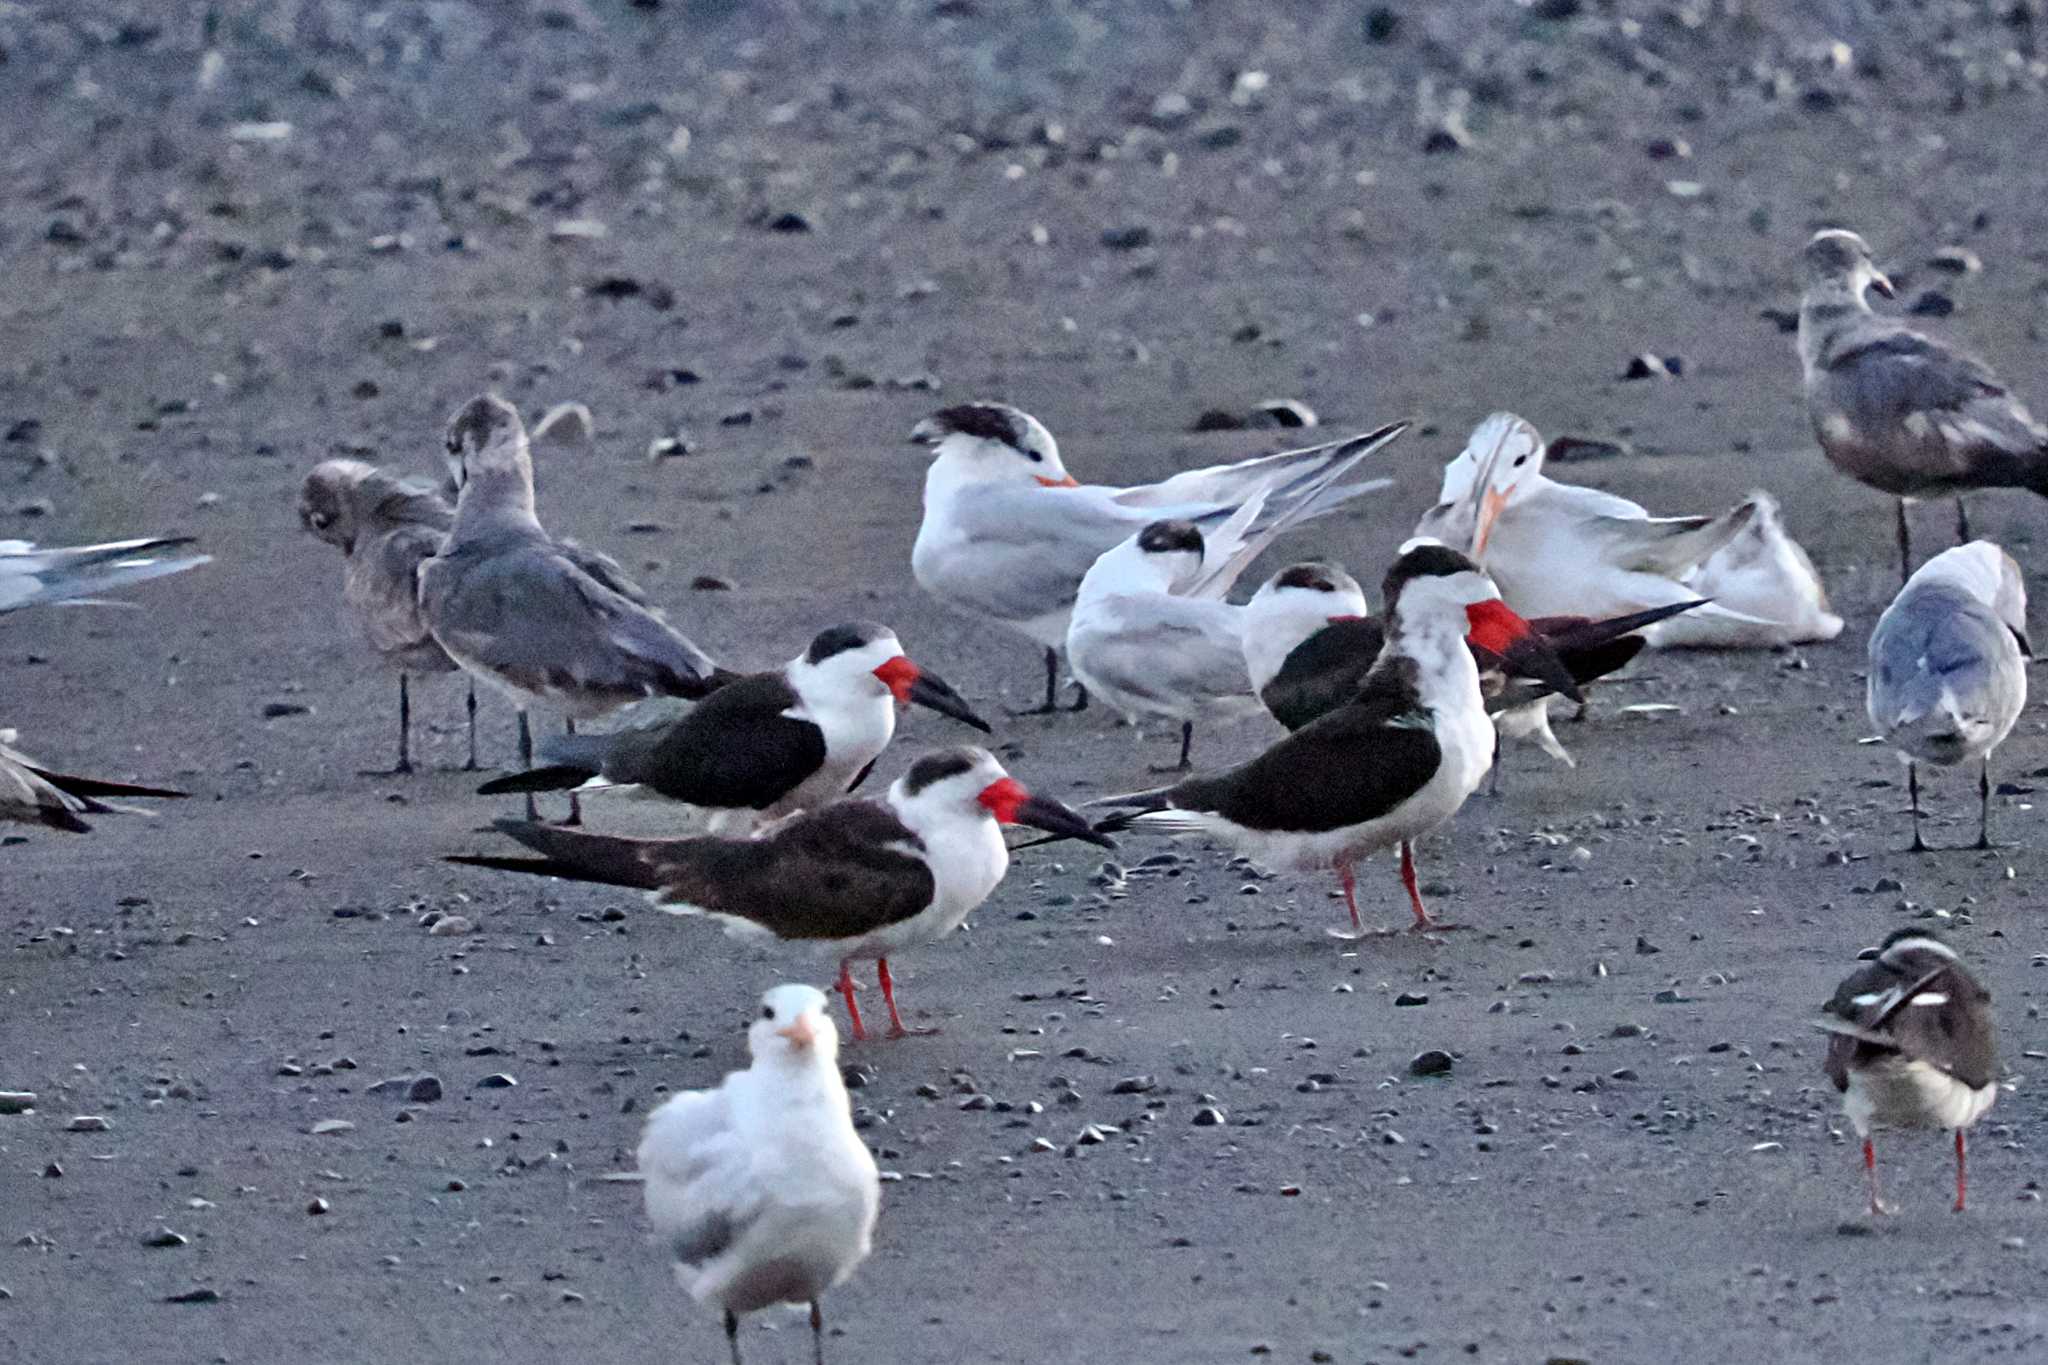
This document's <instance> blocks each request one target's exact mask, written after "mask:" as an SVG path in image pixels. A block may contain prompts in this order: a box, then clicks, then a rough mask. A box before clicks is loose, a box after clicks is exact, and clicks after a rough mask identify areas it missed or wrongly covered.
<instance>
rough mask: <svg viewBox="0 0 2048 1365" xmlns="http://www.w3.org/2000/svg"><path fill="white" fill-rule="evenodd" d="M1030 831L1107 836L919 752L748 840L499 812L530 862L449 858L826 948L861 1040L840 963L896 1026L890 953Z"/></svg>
mask: <svg viewBox="0 0 2048 1365" xmlns="http://www.w3.org/2000/svg"><path fill="white" fill-rule="evenodd" d="M1009 824H1021V825H1030V826H1032V827H1034V828H1036V829H1042V830H1045V831H1046V832H1048V833H1050V834H1054V835H1057V836H1060V837H1062V838H1068V839H1082V840H1086V841H1087V842H1089V843H1094V844H1100V845H1102V846H1104V847H1114V844H1112V843H1111V841H1110V840H1109V839H1107V838H1105V837H1104V836H1103V835H1101V834H1099V833H1097V832H1096V831H1095V830H1094V829H1093V828H1091V827H1090V825H1089V823H1088V821H1087V820H1086V819H1084V818H1083V817H1082V816H1081V815H1079V814H1077V813H1076V812H1074V811H1072V810H1069V809H1068V808H1067V807H1066V806H1063V805H1061V804H1060V803H1059V802H1057V801H1054V800H1052V799H1051V798H1049V797H1044V796H1037V795H1034V794H1033V793H1032V792H1030V791H1029V790H1027V789H1026V788H1025V786H1024V784H1023V783H1021V782H1019V781H1017V780H1016V779H1015V778H1013V777H1011V776H1010V775H1009V773H1007V772H1005V771H1004V770H1003V765H1002V764H1001V763H999V762H997V761H996V758H995V755H993V754H991V753H989V752H988V751H987V750H986V749H975V748H958V749H942V750H939V751H937V752H935V753H929V754H926V755H924V756H923V757H921V758H919V759H918V760H917V761H916V762H914V763H912V764H911V765H910V771H909V772H907V773H905V774H904V775H903V776H902V777H900V778H898V779H897V780H896V781H895V782H894V783H893V784H892V785H891V786H890V788H889V791H888V795H886V796H885V797H882V798H881V799H879V800H842V801H834V802H832V803H830V804H828V805H823V806H818V807H816V808H814V809H811V810H807V811H803V812H801V813H799V814H796V815H792V816H790V817H788V818H787V819H785V820H783V821H782V822H780V823H779V824H775V825H771V826H769V827H768V828H767V829H765V830H762V831H761V832H760V833H759V834H757V835H755V836H753V837H751V838H730V837H725V836H720V835H715V834H706V835H699V836H697V837H694V838H688V839H630V838H621V837H617V836H613V835H604V834H589V833H585V832H583V831H581V830H573V829H564V828H562V827H560V826H557V825H546V824H539V823H535V822H531V821H526V822H522V821H516V820H500V821H498V822H497V825H496V828H497V829H498V830H499V831H500V832H501V833H503V834H506V835H508V836H510V837H511V838H513V839H516V840H518V841H519V842H520V843H522V844H524V845H526V846H527V847H528V848H530V849H532V850H533V851H534V852H536V853H538V854H539V855H540V856H539V857H537V858H496V857H456V858H451V859H449V861H450V862H457V863H464V864H468V865H470V866H476V867H489V868H496V869H498V870H501V871H510V872H527V873H535V874H538V875H541V876H549V877H564V878H567V879H569V880H572V881H588V882H601V883H604V884H607V885H611V886H628V887H637V888H639V889H640V890H643V891H646V892H648V893H650V896H649V898H650V900H651V901H652V902H653V904H654V905H655V906H656V908H658V909H661V910H665V911H667V912H669V913H670V914H675V915H705V916H709V917H711V918H713V919H716V920H718V921H720V922H721V923H722V924H723V925H724V926H725V927H726V929H727V930H728V931H729V932H732V933H735V934H739V935H743V936H754V937H766V938H772V939H776V940H780V941H782V942H789V943H811V944H817V945H820V946H822V947H825V948H828V949H829V950H831V951H832V952H833V953H834V954H836V955H837V957H838V958H839V982H838V989H839V991H840V993H841V994H842V995H843V996H844V997H845V1000H846V1013H847V1017H848V1019H849V1021H850V1022H851V1025H852V1029H853V1036H854V1037H855V1038H856V1039H861V1038H865V1037H866V1036H867V1034H866V1030H865V1028H864V1027H863V1025H862V1023H861V1018H860V1008H859V1006H858V1005H857V1004H856V1003H855V1001H854V990H855V987H854V984H853V975H852V972H851V964H852V963H853V962H855V961H859V960H865V959H869V958H872V959H874V961H875V964H876V966H875V974H876V977H877V979H878V980H879V981H880V983H881V987H882V1001H883V1003H884V1004H885V1005H886V1006H887V1007H888V1011H889V1036H891V1037H901V1036H903V1035H904V1034H906V1033H909V1032H910V1031H911V1030H909V1029H907V1028H905V1027H904V1024H903V1018H902V1016H901V1015H900V1014H899V1013H898V1012H897V1009H896V988H895V983H894V981H893V980H892V979H891V977H890V975H889V959H890V958H891V957H893V956H895V955H896V954H897V953H899V952H901V951H903V950H904V949H906V948H913V947H919V946H922V945H924V944H927V943H934V942H937V941H938V940H939V939H942V938H944V937H945V936H946V935H947V934H949V933H951V932H952V931H953V930H954V929H956V928H958V927H959V925H960V923H961V921H962V920H964V919H966V918H967V916H968V915H970V914H972V913H973V912H974V910H975V909H976V908H977V907H978V906H980V904H981V903H982V902H983V901H985V900H987V899H988V897H989V894H990V893H991V892H993V891H994V890H995V889H996V887H997V886H998V885H999V884H1000V883H1001V882H1002V880H1003V875H1004V874H1005V873H1006V872H1007V871H1008V870H1009V866H1010V850H1009V847H1008V846H1007V845H1006V844H1005V843H1004V842H1003V835H1002V827H1003V826H1004V825H1009Z"/></svg>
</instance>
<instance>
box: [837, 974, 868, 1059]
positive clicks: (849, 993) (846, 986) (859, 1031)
mask: <svg viewBox="0 0 2048 1365" xmlns="http://www.w3.org/2000/svg"><path fill="white" fill-rule="evenodd" d="M853 991H854V986H853V973H852V972H850V971H848V970H847V967H846V964H845V963H844V962H842V963H840V964H839V993H840V994H841V995H843V996H845V997H846V1017H847V1019H848V1020H849V1021H850V1022H851V1023H852V1024H853V1041H855V1042H856V1043H861V1042H866V1041H867V1036H868V1031H867V1030H866V1029H864V1028H862V1027H861V1023H860V1006H859V1005H856V1004H854V1003H853Z"/></svg>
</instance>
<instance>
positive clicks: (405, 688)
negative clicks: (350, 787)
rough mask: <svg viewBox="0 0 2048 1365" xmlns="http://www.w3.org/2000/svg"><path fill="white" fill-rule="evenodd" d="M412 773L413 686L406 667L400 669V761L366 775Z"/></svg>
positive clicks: (364, 774)
mask: <svg viewBox="0 0 2048 1365" xmlns="http://www.w3.org/2000/svg"><path fill="white" fill-rule="evenodd" d="M411 773H412V686H411V683H410V681H409V675H408V674H407V673H406V671H405V670H404V669H400V670H399V671H398V762H396V763H394V764H392V765H391V766H390V767H388V768H383V769H373V770H370V771H367V772H365V773H363V776H364V777H406V776H409V775H411Z"/></svg>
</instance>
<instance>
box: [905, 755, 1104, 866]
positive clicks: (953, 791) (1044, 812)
mask: <svg viewBox="0 0 2048 1365" xmlns="http://www.w3.org/2000/svg"><path fill="white" fill-rule="evenodd" d="M889 804H890V806H891V807H893V808H894V809H895V811H896V814H897V817H898V818H899V819H901V820H902V821H903V823H904V824H906V825H908V826H910V828H911V829H912V830H913V831H915V832H916V833H917V834H918V836H919V837H920V838H924V839H926V840H927V842H929V841H930V839H931V838H933V837H935V836H937V837H943V835H944V832H945V830H946V829H947V828H948V827H949V826H952V827H957V826H958V825H959V824H960V823H961V822H963V821H965V822H969V823H974V824H979V823H980V822H982V821H984V820H987V821H993V822H994V823H996V824H1002V825H1030V826H1033V827H1034V828H1037V829H1042V830H1045V831H1046V832H1047V833H1049V834H1058V835H1063V836H1065V837H1066V838H1069V839H1085V840H1086V841H1088V842H1089V843H1091V844H1100V845H1102V846H1103V847H1104V848H1114V847H1116V845H1115V844H1113V843H1111V842H1110V841H1109V840H1108V839H1106V838H1104V837H1103V836H1102V835H1100V834H1097V833H1096V832H1095V830H1094V827H1093V826H1091V825H1090V824H1089V823H1088V821H1087V820H1086V819H1085V818H1083V817H1082V816H1081V815H1080V814H1079V813H1077V812H1075V811H1073V810H1070V809H1068V808H1067V807H1066V806H1064V805H1062V804H1061V803H1060V802H1058V801H1055V800H1053V799H1052V798H1051V797H1047V796H1034V795H1032V793H1031V791H1030V789H1029V788H1027V787H1026V786H1025V785H1024V784H1023V783H1022V782H1019V781H1018V780H1017V779H1016V778H1014V777H1012V776H1010V774H1009V773H1008V772H1007V771H1006V770H1005V769H1004V768H1003V765H1002V764H1001V763H998V762H997V761H996V756H995V755H994V754H992V753H990V752H989V751H988V750H986V749H977V748H974V747H973V746H971V745H961V746H960V747H959V748H956V749H936V750H933V751H932V752H931V753H928V754H924V755H921V756H920V757H919V758H918V760H917V761H916V762H915V763H912V764H911V765H910V771H909V772H907V773H905V774H903V776H901V777H899V778H897V779H896V781H895V782H894V783H893V784H892V785H891V786H890V788H889Z"/></svg>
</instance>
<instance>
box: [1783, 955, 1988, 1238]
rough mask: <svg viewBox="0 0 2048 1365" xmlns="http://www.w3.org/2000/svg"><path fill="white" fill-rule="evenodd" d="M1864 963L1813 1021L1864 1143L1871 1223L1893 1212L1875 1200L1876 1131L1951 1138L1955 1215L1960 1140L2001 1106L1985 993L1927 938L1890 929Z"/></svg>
mask: <svg viewBox="0 0 2048 1365" xmlns="http://www.w3.org/2000/svg"><path fill="white" fill-rule="evenodd" d="M1865 956H1867V957H1868V958H1869V963H1868V965H1866V966H1863V967H1859V968H1857V970H1856V971H1855V972H1853V973H1852V974H1851V975H1850V976H1849V977H1848V978H1847V979H1845V980H1844V981H1843V982H1842V984H1841V985H1839V986H1837V987H1836V988H1835V993H1834V996H1833V997H1832V998H1831V999H1830V1000H1829V1001H1828V1002H1827V1004H1825V1005H1823V1006H1821V1011H1822V1013H1824V1014H1825V1015H1826V1016H1827V1018H1825V1019H1822V1020H1819V1021H1816V1022H1817V1026H1818V1027H1819V1028H1820V1029H1821V1030H1823V1031H1824V1032H1826V1033H1827V1035H1828V1052H1827V1060H1826V1063H1825V1066H1826V1070H1827V1075H1828V1079H1829V1080H1831V1081H1833V1082H1834V1083H1835V1089H1837V1090H1839V1091H1841V1092H1842V1111H1843V1112H1844V1113H1845V1114H1847V1115H1848V1116H1849V1122H1850V1123H1851V1124H1852V1125H1854V1127H1855V1129H1856V1136H1857V1137H1859V1138H1861V1139H1863V1169H1864V1172H1865V1174H1866V1175H1867V1177H1868V1178H1869V1181H1870V1212H1871V1215H1872V1216H1873V1217H1875V1216H1877V1215H1879V1214H1884V1213H1889V1212H1890V1211H1891V1210H1889V1209H1888V1208H1886V1207H1885V1205H1884V1203H1883V1201H1882V1200H1880V1199H1879V1198H1878V1192H1877V1149H1876V1147H1875V1146H1874V1145H1873V1144H1872V1143H1871V1140H1870V1130H1871V1128H1872V1127H1873V1126H1874V1125H1877V1124H1884V1125H1887V1126H1896V1127H1901V1128H1947V1129H1951V1130H1953V1131H1954V1133H1955V1135H1956V1202H1955V1211H1956V1212H1957V1213H1961V1212H1962V1211H1963V1196H1964V1192H1965V1189H1966V1188H1967V1187H1966V1182H1965V1179H1964V1172H1963V1145H1964V1144H1963V1134H1964V1132H1965V1131H1967V1130H1968V1129H1969V1128H1970V1127H1971V1126H1972V1125H1973V1124H1975V1123H1976V1122H1977V1120H1979V1119H1981V1118H1983V1117H1984V1115H1985V1114H1986V1113H1987V1112H1988V1111H1989V1110H1990V1108H1991V1102H1992V1101H1993V1100H1995V1099H1997V1098H1998V1082H1997V1077H1996V1075H1995V1074H1994V1073H1995V1072H1996V1071H1997V1067H1998V1062H1997V1057H1996V1049H1995V1046H1994V1044H1993V1042H1992V1027H1991V994H1990V992H1989V991H1986V990H1985V989H1984V987H1983V986H1981V985H1979V984H1978V982H1977V979H1976V978H1975V977H1974V976H1972V975H1970V972H1969V970H1968V969H1967V968H1966V967H1964V966H1963V964H1962V963H1961V962H1959V961H1957V959H1956V953H1955V949H1953V948H1951V947H1949V946H1948V945H1947V944H1946V943H1943V942H1942V941H1941V940H1940V939H1939V938H1937V937H1935V935H1934V933H1933V932H1932V931H1931V930H1927V929H1895V930H1893V931H1892V933H1891V934H1890V935H1889V936H1887V937H1886V939H1885V941H1884V942H1883V943H1882V944H1880V945H1879V946H1878V948H1877V950H1876V952H1875V953H1866V954H1865Z"/></svg>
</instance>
